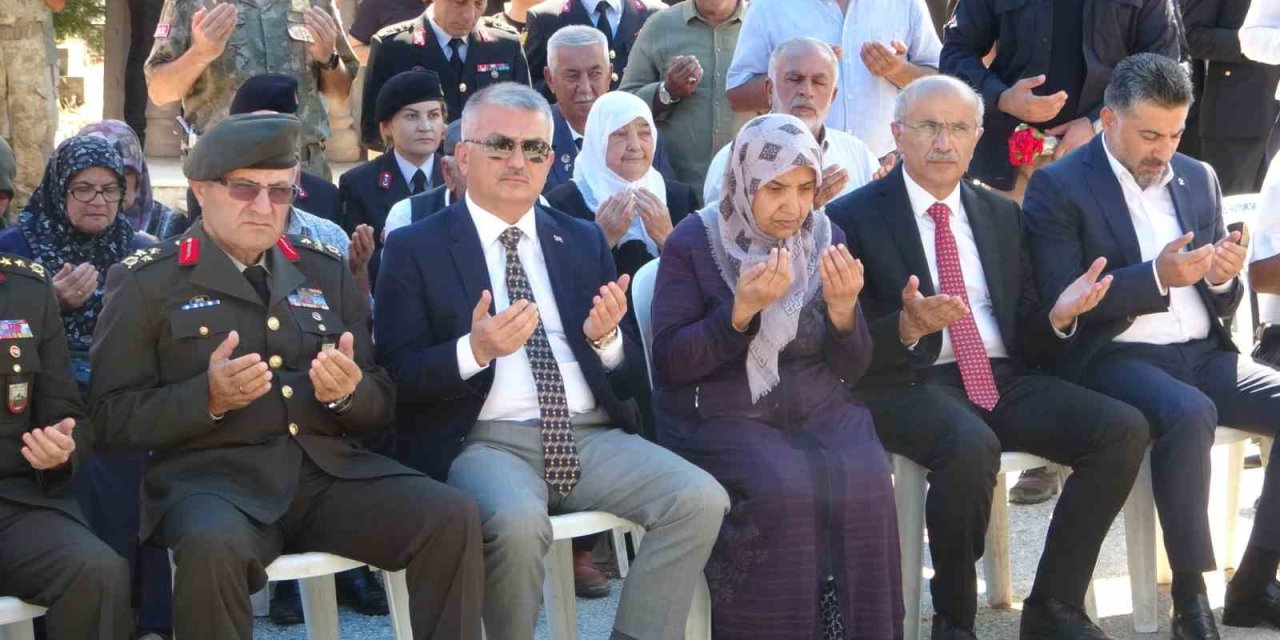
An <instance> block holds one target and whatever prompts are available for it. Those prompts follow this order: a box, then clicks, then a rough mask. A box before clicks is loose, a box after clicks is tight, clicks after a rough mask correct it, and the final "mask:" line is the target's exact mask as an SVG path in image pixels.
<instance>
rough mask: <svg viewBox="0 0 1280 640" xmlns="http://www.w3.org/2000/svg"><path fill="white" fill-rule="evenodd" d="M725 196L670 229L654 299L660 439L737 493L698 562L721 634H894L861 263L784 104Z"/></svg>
mask: <svg viewBox="0 0 1280 640" xmlns="http://www.w3.org/2000/svg"><path fill="white" fill-rule="evenodd" d="M733 145H734V146H733V151H732V153H731V155H730V160H729V166H728V168H727V170H726V173H725V176H724V188H723V190H722V196H721V200H720V202H715V203H711V204H709V205H708V206H707V207H706V208H704V209H703V210H702V211H701V212H699V213H698V214H697V215H693V216H689V217H688V218H686V219H685V220H684V221H683V222H681V223H680V224H679V225H678V226H677V227H676V229H675V231H674V232H672V234H671V236H670V237H669V238H668V239H667V242H666V247H665V248H664V250H663V255H662V262H661V266H660V267H659V269H658V280H657V288H656V291H655V293H654V300H653V335H654V341H653V363H654V372H655V375H656V379H657V387H658V389H657V391H656V393H655V395H656V398H657V400H656V403H655V404H656V406H655V411H656V412H657V414H658V419H657V425H658V440H659V442H661V443H662V444H663V445H665V446H667V447H670V448H672V449H674V450H675V451H677V452H678V453H680V454H681V455H683V456H685V457H686V458H688V459H690V460H691V461H693V462H695V463H696V464H698V465H699V466H701V467H703V468H704V469H706V470H707V471H708V472H710V473H711V474H712V475H713V476H715V477H716V479H717V480H719V481H720V483H721V484H722V485H724V487H725V489H727V490H728V492H729V496H730V498H731V500H732V506H731V509H730V511H729V514H728V515H727V516H726V517H725V520H724V524H723V526H722V527H721V530H720V539H719V541H718V542H717V545H716V548H715V550H714V551H713V553H712V557H711V560H710V561H709V562H708V564H707V569H706V573H707V581H708V584H709V585H710V587H711V592H712V596H713V607H714V615H713V616H712V621H713V624H714V625H715V634H714V635H715V637H716V638H720V639H735V640H741V639H753V638H760V639H765V638H767V639H769V640H814V639H816V638H822V639H823V640H846V639H852V638H857V639H859V640H864V639H880V638H883V639H886V640H888V639H891V638H895V637H897V638H900V637H901V636H902V616H903V607H902V595H901V589H902V586H901V582H902V581H901V575H900V569H899V550H898V534H897V522H896V517H895V513H894V502H893V488H892V480H891V476H890V470H889V465H888V461H887V459H886V455H885V451H884V449H883V448H882V447H881V445H880V441H879V438H878V437H877V436H876V431H875V428H874V425H873V424H872V421H871V414H870V412H869V411H868V410H867V409H866V407H864V406H863V405H862V404H861V403H860V402H858V401H857V400H856V399H855V398H854V397H853V395H852V393H851V392H850V390H849V389H850V387H852V386H853V385H855V384H856V383H857V382H858V380H859V379H860V378H861V377H862V375H863V373H864V372H865V371H866V370H867V367H868V365H869V364H870V362H871V336H870V333H869V331H868V328H867V325H866V322H865V321H864V320H863V317H862V311H861V309H860V308H859V306H858V293H859V292H860V291H861V289H862V265H861V263H860V262H859V261H858V260H856V259H854V257H853V256H852V255H851V254H850V253H849V250H848V249H847V248H846V247H845V245H844V244H843V241H844V237H843V233H842V232H841V231H840V229H839V228H838V227H836V226H835V225H833V224H831V222H830V221H829V220H828V219H827V216H826V213H825V212H823V211H822V210H821V209H818V210H814V209H813V196H814V193H816V192H817V191H818V189H819V188H820V187H821V181H822V173H821V171H820V170H819V167H822V151H821V147H820V146H819V145H818V143H817V141H815V140H814V138H813V136H812V134H810V133H809V129H808V128H807V127H806V126H805V125H804V123H802V122H801V121H800V120H797V119H796V118H794V117H792V116H789V115H767V116H762V117H759V118H756V119H754V120H752V121H751V122H749V123H747V125H746V126H745V127H744V128H743V129H742V131H741V132H740V133H739V134H738V137H737V140H736V141H735V142H734V143H733Z"/></svg>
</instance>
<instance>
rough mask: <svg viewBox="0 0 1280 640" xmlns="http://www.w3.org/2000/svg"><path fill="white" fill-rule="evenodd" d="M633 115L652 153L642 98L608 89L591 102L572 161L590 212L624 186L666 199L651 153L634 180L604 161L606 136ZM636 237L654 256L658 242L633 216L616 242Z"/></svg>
mask: <svg viewBox="0 0 1280 640" xmlns="http://www.w3.org/2000/svg"><path fill="white" fill-rule="evenodd" d="M636 118H644V121H645V122H647V123H649V129H650V130H651V131H653V135H654V141H655V142H654V152H656V151H657V136H658V127H657V126H655V125H654V124H653V114H652V113H651V112H650V111H649V105H647V104H645V102H644V100H641V99H640V98H637V97H636V96H634V95H632V94H630V93H627V92H625V91H611V92H609V93H606V94H604V95H602V96H600V97H599V98H598V99H597V100H596V103H595V104H593V105H591V113H590V114H588V115H587V126H586V131H584V132H583V134H582V151H580V152H578V158H577V160H576V161H575V162H574V163H573V182H574V184H576V185H578V191H579V192H581V193H582V199H583V200H584V201H585V202H586V203H587V208H589V209H591V211H592V212H593V213H595V212H598V211H599V210H600V205H601V204H602V203H604V201H606V200H608V199H609V198H611V197H613V196H614V194H616V193H619V192H621V191H623V190H626V189H644V190H645V191H648V192H649V193H652V194H653V195H655V196H657V197H658V200H661V201H662V202H664V203H665V202H666V201H667V185H666V182H664V181H663V179H662V174H660V173H658V170H657V169H654V168H653V154H652V153H651V154H650V156H649V170H648V171H646V172H645V174H644V175H643V176H642V177H641V178H640V179H639V180H636V181H635V182H628V181H627V180H626V179H625V178H623V177H622V176H620V175H618V174H617V173H614V171H613V170H612V169H610V168H609V165H608V163H607V162H606V160H605V154H606V153H607V152H608V149H609V136H610V135H612V134H613V132H614V131H617V130H618V129H621V128H623V127H625V126H627V125H628V124H631V121H632V120H635V119H636ZM631 240H639V241H641V242H643V243H644V246H645V247H647V248H648V249H649V254H650V255H653V256H656V255H658V245H657V244H656V243H655V242H654V241H653V238H650V237H649V234H648V233H646V232H645V230H644V220H642V219H641V218H640V216H639V215H636V216H635V217H633V218H632V219H631V226H630V227H628V228H627V232H626V233H624V234H623V235H622V239H621V240H619V241H618V244H622V243H624V242H629V241H631Z"/></svg>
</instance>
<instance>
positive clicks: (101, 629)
mask: <svg viewBox="0 0 1280 640" xmlns="http://www.w3.org/2000/svg"><path fill="white" fill-rule="evenodd" d="M0 595H5V596H16V597H18V598H19V599H21V600H26V601H27V602H31V603H34V604H38V605H40V606H43V607H48V608H49V613H48V615H46V616H45V630H46V632H47V633H48V635H49V638H50V640H64V639H65V640H80V639H81V638H94V639H95V640H114V639H118V640H130V639H131V638H133V614H132V612H131V611H130V610H129V567H128V565H126V564H125V561H124V560H123V559H121V558H120V556H118V555H116V554H115V552H113V551H112V550H111V548H110V547H108V546H107V545H106V544H105V543H103V542H102V541H101V540H99V539H98V538H97V537H96V536H94V535H93V533H92V532H90V531H89V529H88V528H87V527H85V526H84V525H83V524H80V523H79V522H76V521H75V520H74V519H73V518H71V517H70V516H68V515H67V514H65V513H62V512H61V511H57V510H54V509H42V508H38V507H29V506H26V505H21V504H18V503H15V502H9V501H6V500H0Z"/></svg>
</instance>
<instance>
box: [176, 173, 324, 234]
mask: <svg viewBox="0 0 1280 640" xmlns="http://www.w3.org/2000/svg"><path fill="white" fill-rule="evenodd" d="M293 206H295V207H297V208H299V209H302V210H303V211H306V212H307V213H310V214H312V215H317V216H320V217H321V218H324V219H325V220H329V221H330V222H336V223H338V224H341V223H342V204H341V201H340V197H339V195H338V187H336V186H334V184H333V183H332V182H330V181H328V180H325V179H324V178H322V177H320V176H318V175H316V174H314V173H311V172H310V171H302V172H300V173H299V174H298V195H296V196H294V198H293ZM203 213H204V210H203V208H202V207H201V206H200V201H199V200H196V195H195V193H194V192H192V191H191V189H187V219H188V220H195V219H196V218H199V217H200V215H201V214H203ZM183 231H186V229H183ZM175 235H181V234H175Z"/></svg>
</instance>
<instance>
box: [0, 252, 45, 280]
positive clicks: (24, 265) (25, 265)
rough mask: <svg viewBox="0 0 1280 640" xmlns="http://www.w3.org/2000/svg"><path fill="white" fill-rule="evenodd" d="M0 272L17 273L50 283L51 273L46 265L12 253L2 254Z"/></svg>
mask: <svg viewBox="0 0 1280 640" xmlns="http://www.w3.org/2000/svg"><path fill="white" fill-rule="evenodd" d="M0 272H3V273H16V274H19V275H24V276H28V277H31V278H35V279H36V280H40V281H42V282H48V281H49V272H48V270H46V269H45V268H44V265H42V264H40V263H39V262H36V261H35V260H28V259H26V258H24V257H22V256H19V255H14V254H12V253H0Z"/></svg>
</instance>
